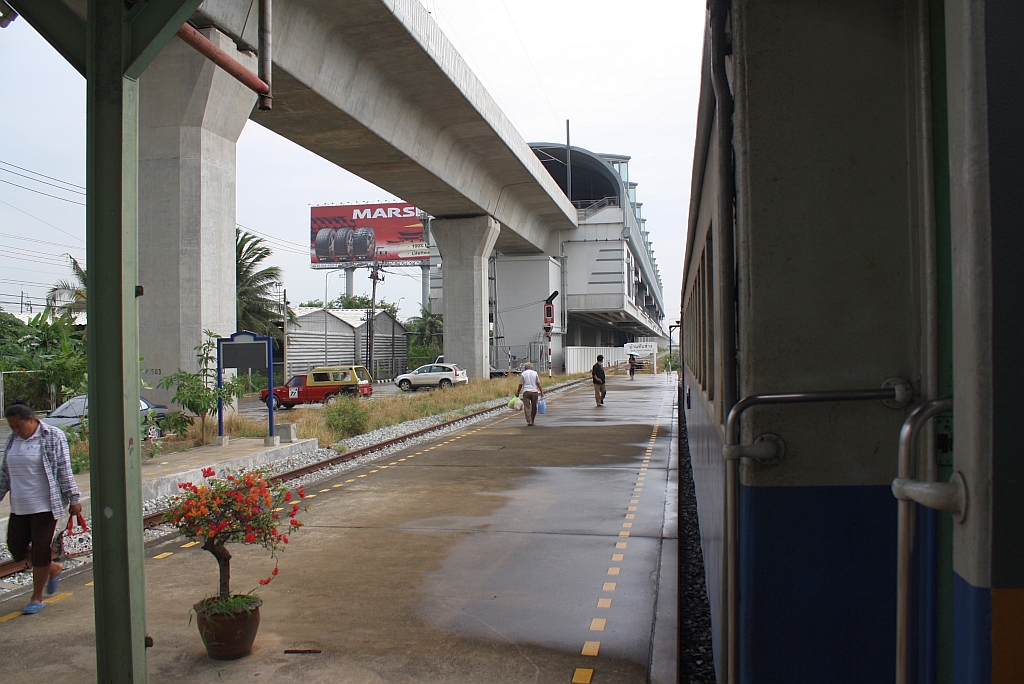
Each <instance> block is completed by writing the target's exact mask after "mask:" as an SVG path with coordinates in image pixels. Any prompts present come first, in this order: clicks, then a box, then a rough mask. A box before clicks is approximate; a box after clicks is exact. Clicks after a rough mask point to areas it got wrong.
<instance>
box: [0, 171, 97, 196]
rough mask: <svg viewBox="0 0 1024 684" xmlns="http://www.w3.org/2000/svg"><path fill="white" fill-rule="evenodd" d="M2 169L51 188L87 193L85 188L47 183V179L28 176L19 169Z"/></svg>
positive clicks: (80, 193)
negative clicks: (18, 170) (42, 179)
mask: <svg viewBox="0 0 1024 684" xmlns="http://www.w3.org/2000/svg"><path fill="white" fill-rule="evenodd" d="M0 171H3V172H4V173H9V174H11V175H14V176H20V177H22V178H27V179H29V180H30V181H32V182H33V183H42V184H43V185H49V186H50V187H51V188H57V189H58V190H63V191H64V192H76V193H78V194H79V195H84V194H85V190H74V189H72V188H65V187H64V186H62V185H57V184H56V183H47V182H46V181H41V180H39V179H38V178H33V177H32V176H26V175H25V174H23V173H18V172H17V171H11V170H10V169H0Z"/></svg>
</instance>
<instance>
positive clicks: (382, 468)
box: [380, 466, 391, 470]
mask: <svg viewBox="0 0 1024 684" xmlns="http://www.w3.org/2000/svg"><path fill="white" fill-rule="evenodd" d="M390 467H391V466H381V467H380V469H381V470H384V469H385V468H390Z"/></svg>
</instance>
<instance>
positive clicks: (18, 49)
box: [0, 0, 705, 327]
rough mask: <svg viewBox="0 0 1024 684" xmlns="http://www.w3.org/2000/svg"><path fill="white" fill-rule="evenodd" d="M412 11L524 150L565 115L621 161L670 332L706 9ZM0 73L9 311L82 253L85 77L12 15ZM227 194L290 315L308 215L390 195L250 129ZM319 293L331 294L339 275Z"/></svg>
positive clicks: (1, 230) (478, 5)
mask: <svg viewBox="0 0 1024 684" xmlns="http://www.w3.org/2000/svg"><path fill="white" fill-rule="evenodd" d="M421 1H422V2H423V3H424V5H425V6H426V7H427V9H428V10H429V11H430V12H431V13H432V15H433V17H434V19H435V20H436V21H437V22H438V24H440V26H441V28H442V30H443V31H444V32H445V34H446V35H447V36H448V38H449V39H450V40H451V41H452V43H453V44H454V45H455V47H456V48H457V49H458V50H459V52H460V53H461V54H462V56H463V58H464V59H466V61H467V62H468V63H469V65H470V66H471V67H472V69H473V71H475V72H476V74H477V76H479V77H480V79H481V80H482V81H483V83H484V85H485V86H486V87H487V89H488V90H489V91H490V92H491V95H492V96H494V98H495V100H497V102H498V103H499V104H500V105H501V106H502V107H503V108H504V110H505V113H506V114H507V115H508V117H509V118H510V119H511V120H512V122H513V124H515V126H516V128H517V129H518V130H519V132H520V134H521V135H522V136H523V138H524V139H526V140H527V141H528V142H538V141H546V142H561V141H563V140H564V137H565V119H570V120H571V121H572V142H573V144H574V145H577V146H580V147H583V148H586V149H589V150H592V151H594V152H611V153H616V154H626V155H630V156H631V157H632V160H631V161H630V180H634V181H637V182H639V184H640V185H639V187H638V188H637V195H638V200H639V201H642V202H643V203H644V207H643V213H644V216H645V217H646V218H647V219H648V221H647V226H648V228H649V229H650V231H651V239H652V241H653V243H654V250H655V254H656V256H657V258H658V265H659V267H660V269H661V275H662V280H663V281H664V285H665V301H666V306H667V309H668V316H667V318H666V322H665V325H666V327H667V325H668V323H669V322H673V321H675V319H676V318H677V317H678V312H679V290H680V287H679V284H680V278H681V275H682V270H681V269H682V257H683V250H684V243H685V240H686V214H687V207H688V202H689V189H690V170H691V163H692V158H693V136H694V128H695V121H696V112H697V96H698V87H699V79H700V57H701V41H702V38H703V36H702V33H703V27H704V6H705V3H704V2H699V1H695V0H684V1H683V2H679V1H678V0H634V2H632V3H628V4H624V3H621V2H611V1H607V0H556V1H555V2H552V0H515V1H514V2H513V1H512V0H421ZM0 64H2V65H3V68H2V69H0V102H2V103H3V113H2V119H0V162H2V163H0V181H3V182H0V306H2V307H3V309H4V310H6V311H18V310H19V302H20V296H21V293H22V292H24V293H25V294H26V295H29V296H32V297H36V298H40V297H42V296H43V295H44V294H45V291H46V289H47V287H48V286H49V285H50V284H51V283H52V282H54V280H56V279H57V278H62V277H68V276H69V275H70V271H69V270H68V268H67V266H66V265H65V263H66V259H62V257H61V255H63V254H65V253H70V254H73V255H74V256H75V257H77V258H82V257H84V244H85V243H84V237H85V209H84V206H81V205H80V204H75V203H74V202H79V203H81V202H84V195H83V194H81V193H82V192H83V191H84V188H82V187H81V186H84V185H85V81H84V79H83V78H82V77H81V76H79V75H78V73H77V72H76V71H75V70H74V69H72V68H71V67H70V66H69V65H68V64H67V63H66V62H65V61H64V60H63V59H62V58H61V57H60V56H59V55H58V54H57V53H56V52H55V51H54V50H53V49H52V48H50V47H49V45H48V44H47V43H46V42H45V41H44V40H43V39H42V38H40V37H39V35H38V34H36V33H35V31H33V30H32V28H31V27H30V26H29V25H28V24H27V22H25V21H24V20H23V19H18V20H16V21H15V22H14V23H13V24H11V25H10V26H9V27H8V28H6V29H2V30H0ZM12 165H13V166H12ZM16 167H23V168H24V169H29V170H31V171H33V172H36V173H38V174H45V175H46V176H49V177H51V178H49V179H47V178H39V176H37V175H33V174H30V173H26V172H25V171H23V170H21V169H19V168H16ZM18 174H21V175H18ZM24 175H28V176H32V177H33V178H35V179H36V180H35V181H33V180H29V179H26V178H24V177H22V176H24ZM38 181H43V182H45V183H49V184H51V185H44V184H42V183H40V182H38ZM16 185H23V186H26V187H30V188H32V189H33V190H36V191H37V192H31V191H28V190H24V189H21V188H19V187H16ZM55 186H56V187H55ZM39 192H44V193H49V194H52V195H56V196H58V197H61V198H64V199H66V200H71V202H68V201H62V200H60V199H55V198H53V197H47V196H45V195H41V194H38V193H39ZM237 197H238V199H237V201H238V212H237V220H238V222H239V223H240V224H242V225H244V226H249V227H251V228H253V229H255V230H257V231H259V232H260V233H263V234H266V235H270V236H273V237H274V238H276V239H275V240H274V242H273V244H274V246H275V248H276V249H275V253H274V256H273V258H272V261H273V263H275V264H277V265H279V266H281V267H282V268H283V269H284V273H285V286H286V287H287V288H288V297H289V300H290V301H291V302H292V303H293V304H298V303H300V302H303V301H306V300H308V299H315V298H322V297H323V293H324V281H325V275H324V273H323V272H322V271H321V272H314V271H312V270H311V269H310V268H309V253H308V247H307V246H306V245H308V235H309V207H310V205H313V204H333V203H339V204H340V203H345V202H355V201H361V200H370V201H372V200H382V199H394V198H393V197H392V196H391V195H389V194H388V193H387V192H385V191H383V190H381V189H379V188H377V187H376V186H373V185H371V184H369V183H367V182H365V181H363V180H362V179H360V178H357V177H356V176H353V175H352V174H350V173H348V172H347V171H345V170H344V169H341V168H338V167H336V166H334V165H333V164H331V163H329V162H327V161H324V160H323V159H320V158H319V157H317V156H315V155H314V154H312V153H310V152H307V151H306V150H304V149H302V148H300V147H298V146H296V145H294V144H292V143H291V142H288V141H287V140H284V139H283V138H280V137H278V136H277V135H276V134H274V133H271V132H269V131H267V130H266V129H264V128H262V127H260V126H258V125H257V124H254V123H252V122H248V123H247V124H246V127H245V130H244V131H243V133H242V136H241V138H240V139H239V141H238V196H237ZM12 236H14V237H12ZM18 236H20V237H22V238H31V240H33V241H28V240H25V239H18ZM405 273H406V274H407V275H404V276H403V275H398V274H395V275H388V276H387V279H386V280H385V282H384V283H383V285H381V286H379V287H378V294H379V295H381V296H383V297H384V298H385V299H387V300H389V301H392V302H396V301H398V300H399V298H403V299H402V305H401V314H402V316H403V317H408V316H413V315H416V314H417V313H418V304H419V299H420V285H419V269H418V268H414V269H410V270H407V271H405ZM366 275H367V272H366V271H365V270H362V271H357V274H356V290H357V292H359V293H368V292H369V279H368V278H367V277H366ZM329 286H330V293H331V297H334V296H336V295H337V294H338V293H339V292H341V291H343V289H344V279H343V278H339V277H338V276H336V275H335V276H333V277H330V283H329ZM34 301H36V302H37V303H38V301H39V300H38V299H36V300H34Z"/></svg>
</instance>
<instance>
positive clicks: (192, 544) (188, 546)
mask: <svg viewBox="0 0 1024 684" xmlns="http://www.w3.org/2000/svg"><path fill="white" fill-rule="evenodd" d="M274 510H275V511H279V510H281V509H280V508H275V509H274ZM198 544H199V542H197V541H191V542H189V543H188V544H182V545H181V548H183V549H191V548H192V547H193V546H196V545H198Z"/></svg>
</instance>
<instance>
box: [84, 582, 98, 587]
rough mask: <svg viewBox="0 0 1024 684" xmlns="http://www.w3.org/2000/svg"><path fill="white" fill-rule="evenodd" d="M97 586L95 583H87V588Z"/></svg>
mask: <svg viewBox="0 0 1024 684" xmlns="http://www.w3.org/2000/svg"><path fill="white" fill-rule="evenodd" d="M95 584H96V583H95V582H86V583H85V586H87V587H91V586H94V585H95Z"/></svg>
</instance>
